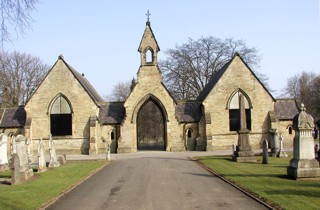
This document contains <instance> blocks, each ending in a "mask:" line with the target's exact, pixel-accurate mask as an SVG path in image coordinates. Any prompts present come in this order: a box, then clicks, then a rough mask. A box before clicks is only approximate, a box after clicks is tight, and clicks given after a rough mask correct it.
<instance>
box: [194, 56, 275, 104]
mask: <svg viewBox="0 0 320 210" xmlns="http://www.w3.org/2000/svg"><path fill="white" fill-rule="evenodd" d="M237 56H238V57H239V58H240V59H241V61H242V62H243V63H244V65H245V66H246V67H247V68H248V69H249V71H250V72H251V73H252V75H253V76H254V77H255V78H256V79H257V80H258V81H259V83H260V84H261V85H262V87H263V88H264V89H265V91H267V93H268V94H269V95H270V97H271V98H272V99H273V100H274V101H275V99H274V98H273V96H272V95H271V93H270V92H269V91H268V89H267V88H266V87H265V86H264V85H263V83H262V82H261V81H260V80H259V78H258V77H257V76H256V75H255V73H254V72H253V71H252V70H251V69H250V67H249V66H248V65H247V64H246V62H244V60H243V59H242V57H241V56H240V55H239V53H235V54H234V56H233V58H232V59H231V60H230V61H229V62H227V63H226V64H225V65H224V66H223V67H222V68H221V69H220V70H218V71H217V72H216V73H215V74H213V75H212V76H211V78H210V80H209V82H208V84H207V85H206V86H205V87H204V88H203V90H202V92H201V93H200V94H199V96H198V98H197V100H199V101H204V100H205V99H206V97H207V96H208V95H209V93H210V91H211V90H212V89H213V87H214V86H215V85H216V84H217V82H218V81H219V80H220V78H221V77H222V75H223V74H224V73H225V71H226V70H227V69H228V67H229V65H230V64H231V63H232V61H233V60H234V58H235V57H237Z"/></svg>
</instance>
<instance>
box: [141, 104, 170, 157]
mask: <svg viewBox="0 0 320 210" xmlns="http://www.w3.org/2000/svg"><path fill="white" fill-rule="evenodd" d="M165 122H166V120H165V117H164V113H163V111H162V110H161V108H160V107H159V105H158V104H157V102H155V101H154V100H152V99H149V100H147V101H146V102H145V103H144V104H143V105H142V107H141V108H140V110H139V113H138V116H137V149H138V150H160V151H163V150H165V148H166V138H165V136H166V135H165V133H166V124H165Z"/></svg>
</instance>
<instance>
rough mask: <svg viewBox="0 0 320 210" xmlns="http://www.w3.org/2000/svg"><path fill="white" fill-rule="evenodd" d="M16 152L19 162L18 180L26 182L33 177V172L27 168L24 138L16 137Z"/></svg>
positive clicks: (21, 136)
mask: <svg viewBox="0 0 320 210" xmlns="http://www.w3.org/2000/svg"><path fill="white" fill-rule="evenodd" d="M15 144H16V152H17V155H18V156H19V160H20V170H19V171H20V179H21V180H23V181H26V180H28V179H30V178H31V177H32V176H33V170H32V169H30V167H29V161H28V155H27V148H26V137H24V136H23V135H18V136H17V137H16V138H15Z"/></svg>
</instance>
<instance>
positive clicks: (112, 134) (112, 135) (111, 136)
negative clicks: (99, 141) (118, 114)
mask: <svg viewBox="0 0 320 210" xmlns="http://www.w3.org/2000/svg"><path fill="white" fill-rule="evenodd" d="M110 138H111V140H112V141H113V140H114V132H113V131H111V133H110Z"/></svg>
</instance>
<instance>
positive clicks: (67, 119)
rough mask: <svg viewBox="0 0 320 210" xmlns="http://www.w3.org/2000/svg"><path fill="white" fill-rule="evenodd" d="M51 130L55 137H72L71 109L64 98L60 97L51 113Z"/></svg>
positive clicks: (53, 105)
mask: <svg viewBox="0 0 320 210" xmlns="http://www.w3.org/2000/svg"><path fill="white" fill-rule="evenodd" d="M50 130H51V134H52V135H53V136H66V135H72V113H71V107H70V105H69V103H68V101H67V100H66V98H65V97H64V96H59V97H57V98H56V99H55V101H54V102H53V104H52V107H51V111H50Z"/></svg>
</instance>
